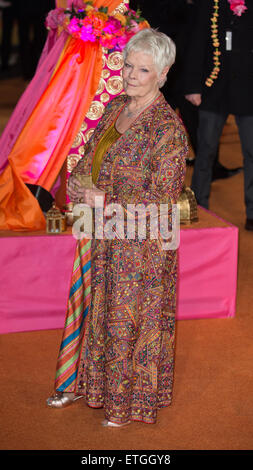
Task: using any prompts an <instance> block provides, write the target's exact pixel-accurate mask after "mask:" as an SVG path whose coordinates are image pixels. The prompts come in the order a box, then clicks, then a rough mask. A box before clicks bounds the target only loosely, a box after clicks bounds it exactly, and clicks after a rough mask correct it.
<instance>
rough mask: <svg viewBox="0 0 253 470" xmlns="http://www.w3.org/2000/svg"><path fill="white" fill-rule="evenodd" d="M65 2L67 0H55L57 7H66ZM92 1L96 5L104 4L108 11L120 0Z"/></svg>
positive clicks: (118, 3)
mask: <svg viewBox="0 0 253 470" xmlns="http://www.w3.org/2000/svg"><path fill="white" fill-rule="evenodd" d="M67 3H68V1H67V0H56V6H57V8H67ZM93 3H94V5H95V6H97V7H101V6H106V7H108V11H109V12H111V11H113V10H114V9H115V8H116V7H117V6H119V5H120V4H121V3H122V0H121V1H119V0H107V1H106V0H94V2H93Z"/></svg>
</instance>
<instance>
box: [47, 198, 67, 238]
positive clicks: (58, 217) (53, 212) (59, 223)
mask: <svg viewBox="0 0 253 470" xmlns="http://www.w3.org/2000/svg"><path fill="white" fill-rule="evenodd" d="M46 230H47V233H54V234H56V233H62V232H65V230H66V217H65V215H63V214H62V213H61V211H60V209H58V207H56V205H55V203H53V205H52V207H51V209H49V211H48V212H47V214H46Z"/></svg>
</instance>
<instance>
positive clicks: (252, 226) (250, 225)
mask: <svg viewBox="0 0 253 470" xmlns="http://www.w3.org/2000/svg"><path fill="white" fill-rule="evenodd" d="M245 229H246V230H251V231H252V232H253V219H246V224H245Z"/></svg>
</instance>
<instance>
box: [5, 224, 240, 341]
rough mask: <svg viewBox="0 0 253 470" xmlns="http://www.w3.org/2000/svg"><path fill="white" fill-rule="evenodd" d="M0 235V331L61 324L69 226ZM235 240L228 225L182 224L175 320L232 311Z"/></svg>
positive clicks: (218, 315) (226, 314)
mask: <svg viewBox="0 0 253 470" xmlns="http://www.w3.org/2000/svg"><path fill="white" fill-rule="evenodd" d="M216 220H217V221H218V219H216V218H215V216H213V221H214V224H215V221H216ZM0 240H1V241H0V243H1V253H0V261H1V266H2V267H4V269H2V270H1V271H0V333H10V332H18V331H31V330H40V329H54V328H62V327H63V326H64V319H65V313H66V306H67V298H68V293H69V286H70V279H71V272H72V263H73V258H74V251H75V243H76V240H75V239H74V238H73V237H72V234H71V232H70V233H69V234H63V235H46V234H41V235H34V234H32V235H31V236H29V235H25V236H24V235H20V236H19V235H18V234H16V235H15V236H14V235H13V234H12V233H8V234H6V236H3V233H2V237H1V239H0ZM237 245H238V228H237V227H234V226H231V225H224V226H216V227H215V226H214V227H207V228H194V225H193V226H192V227H190V228H182V230H181V242H180V247H179V284H178V311H177V319H178V320H185V319H201V318H229V317H233V316H234V315H235V310H236V286H237Z"/></svg>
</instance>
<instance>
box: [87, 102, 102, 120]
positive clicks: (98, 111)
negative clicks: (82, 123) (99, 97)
mask: <svg viewBox="0 0 253 470" xmlns="http://www.w3.org/2000/svg"><path fill="white" fill-rule="evenodd" d="M104 109H105V107H104V105H103V103H100V101H96V100H94V101H92V103H91V105H90V109H89V111H88V112H87V114H86V117H87V118H88V119H91V120H92V121H96V120H97V119H99V118H101V116H102V114H103V112H104Z"/></svg>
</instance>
